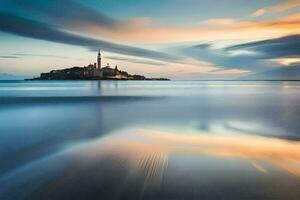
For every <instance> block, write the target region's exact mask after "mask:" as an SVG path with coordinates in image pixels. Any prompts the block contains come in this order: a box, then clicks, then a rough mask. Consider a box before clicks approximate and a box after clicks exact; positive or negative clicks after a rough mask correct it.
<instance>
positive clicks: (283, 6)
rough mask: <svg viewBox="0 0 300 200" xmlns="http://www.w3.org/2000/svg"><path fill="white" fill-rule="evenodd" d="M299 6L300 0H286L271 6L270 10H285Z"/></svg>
mask: <svg viewBox="0 0 300 200" xmlns="http://www.w3.org/2000/svg"><path fill="white" fill-rule="evenodd" d="M297 7H300V1H299V0H284V1H282V2H281V3H278V4H276V5H274V6H271V7H269V10H270V11H273V12H284V11H287V10H290V9H293V8H297Z"/></svg>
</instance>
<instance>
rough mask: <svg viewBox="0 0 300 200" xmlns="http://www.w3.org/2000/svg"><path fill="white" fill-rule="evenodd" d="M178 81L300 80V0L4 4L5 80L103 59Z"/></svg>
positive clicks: (33, 0)
mask: <svg viewBox="0 0 300 200" xmlns="http://www.w3.org/2000/svg"><path fill="white" fill-rule="evenodd" d="M98 49H100V50H101V52H102V62H103V64H102V65H106V64H107V63H108V64H109V65H110V66H113V67H114V66H115V65H117V66H118V68H120V69H122V70H126V71H128V72H129V73H132V74H142V75H146V76H148V77H167V78H171V79H179V80H227V79H230V80H231V79H234V80H236V79H239V80H244V79H264V80H275V79H276V80H277V79H280V80H291V79H292V80H295V79H300V0H251V1H249V0H218V1H213V0H151V1H150V0H122V1H120V0H64V1H61V0H43V1H40V0H26V1H24V0H0V79H5V78H21V77H31V76H37V75H39V73H41V72H47V71H50V70H52V69H62V68H67V67H73V66H85V65H88V64H89V63H94V62H95V61H96V56H97V51H98Z"/></svg>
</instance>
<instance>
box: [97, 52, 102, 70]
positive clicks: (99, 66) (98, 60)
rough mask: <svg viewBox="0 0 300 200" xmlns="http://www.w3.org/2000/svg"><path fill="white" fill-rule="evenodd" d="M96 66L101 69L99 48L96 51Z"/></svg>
mask: <svg viewBox="0 0 300 200" xmlns="http://www.w3.org/2000/svg"><path fill="white" fill-rule="evenodd" d="M97 68H98V69H101V53H100V50H99V51H98V56H97Z"/></svg>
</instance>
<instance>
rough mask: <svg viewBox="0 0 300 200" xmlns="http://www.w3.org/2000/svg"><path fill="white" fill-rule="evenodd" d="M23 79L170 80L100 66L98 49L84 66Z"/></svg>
mask: <svg viewBox="0 0 300 200" xmlns="http://www.w3.org/2000/svg"><path fill="white" fill-rule="evenodd" d="M25 80H163V81H165V80H170V79H167V78H147V77H145V76H143V75H138V74H134V75H132V74H129V73H128V72H126V71H121V70H119V69H118V66H115V67H114V68H111V67H110V66H109V64H107V65H106V66H105V67H102V64H101V53H100V50H99V52H98V56H97V62H95V63H94V64H89V65H87V66H84V67H71V68H66V69H60V70H52V71H50V72H47V73H41V75H40V76H39V77H35V78H30V79H25Z"/></svg>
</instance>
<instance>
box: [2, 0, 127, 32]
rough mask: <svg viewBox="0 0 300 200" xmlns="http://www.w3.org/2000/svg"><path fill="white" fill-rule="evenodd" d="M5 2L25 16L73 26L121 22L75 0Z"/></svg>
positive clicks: (20, 0) (110, 25)
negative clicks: (62, 0)
mask: <svg viewBox="0 0 300 200" xmlns="http://www.w3.org/2000/svg"><path fill="white" fill-rule="evenodd" d="M4 3H6V4H8V5H10V6H12V7H14V8H15V10H13V13H10V14H15V13H14V12H20V13H21V14H22V15H23V16H28V17H30V18H35V19H41V20H43V21H45V22H48V23H55V24H57V25H58V24H60V25H63V26H73V25H75V24H77V23H89V24H94V25H97V26H101V27H103V28H110V29H116V28H118V27H119V26H120V25H121V23H120V22H119V21H117V20H114V19H113V18H110V17H108V16H105V15H103V14H101V13H99V12H97V11H96V10H93V9H91V8H89V7H87V6H85V5H83V4H80V3H78V2H76V1H74V0H64V2H63V3H62V2H61V1H60V0H44V1H36V0H27V1H23V0H4Z"/></svg>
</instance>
